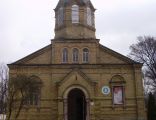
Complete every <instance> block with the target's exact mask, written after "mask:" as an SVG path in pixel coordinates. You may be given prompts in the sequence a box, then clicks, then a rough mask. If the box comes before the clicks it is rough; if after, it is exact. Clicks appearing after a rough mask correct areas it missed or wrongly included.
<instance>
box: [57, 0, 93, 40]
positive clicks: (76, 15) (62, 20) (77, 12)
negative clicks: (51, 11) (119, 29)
mask: <svg viewBox="0 0 156 120" xmlns="http://www.w3.org/2000/svg"><path fill="white" fill-rule="evenodd" d="M94 12H95V8H94V7H93V5H92V3H91V1H90V0H59V2H58V4H57V6H56V8H55V19H56V21H55V39H60V38H64V39H84V38H85V39H90V38H92V39H94V38H95V21H94V19H95V17H94Z"/></svg>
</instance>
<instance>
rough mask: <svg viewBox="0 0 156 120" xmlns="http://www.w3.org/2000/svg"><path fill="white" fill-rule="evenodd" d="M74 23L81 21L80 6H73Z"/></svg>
mask: <svg viewBox="0 0 156 120" xmlns="http://www.w3.org/2000/svg"><path fill="white" fill-rule="evenodd" d="M71 17H72V23H79V6H78V5H73V6H72V16H71Z"/></svg>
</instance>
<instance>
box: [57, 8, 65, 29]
mask: <svg viewBox="0 0 156 120" xmlns="http://www.w3.org/2000/svg"><path fill="white" fill-rule="evenodd" d="M63 20H64V14H63V8H62V7H61V8H60V9H59V10H58V17H57V22H58V26H60V25H62V24H63Z"/></svg>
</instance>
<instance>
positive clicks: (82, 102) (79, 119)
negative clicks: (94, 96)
mask: <svg viewBox="0 0 156 120" xmlns="http://www.w3.org/2000/svg"><path fill="white" fill-rule="evenodd" d="M68 120H86V99H85V95H84V93H83V91H81V90H80V89H78V88H75V89H73V90H71V91H70V92H69V94H68Z"/></svg>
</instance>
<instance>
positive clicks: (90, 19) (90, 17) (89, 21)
mask: <svg viewBox="0 0 156 120" xmlns="http://www.w3.org/2000/svg"><path fill="white" fill-rule="evenodd" d="M92 22H93V21H92V12H91V9H90V8H89V7H87V24H88V25H90V26H92Z"/></svg>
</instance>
